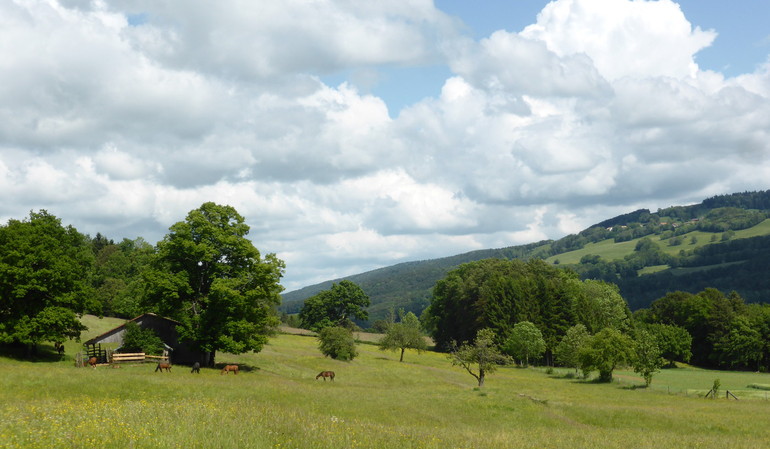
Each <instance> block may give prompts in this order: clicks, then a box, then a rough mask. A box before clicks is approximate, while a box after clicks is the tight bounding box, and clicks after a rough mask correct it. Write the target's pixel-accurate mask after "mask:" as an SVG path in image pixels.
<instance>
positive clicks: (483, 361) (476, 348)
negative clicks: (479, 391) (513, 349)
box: [449, 329, 510, 387]
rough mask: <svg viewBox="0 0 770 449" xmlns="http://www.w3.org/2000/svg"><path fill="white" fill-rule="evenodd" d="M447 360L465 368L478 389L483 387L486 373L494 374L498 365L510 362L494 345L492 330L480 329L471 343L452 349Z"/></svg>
mask: <svg viewBox="0 0 770 449" xmlns="http://www.w3.org/2000/svg"><path fill="white" fill-rule="evenodd" d="M449 360H451V362H452V365H454V366H462V367H463V368H465V370H466V371H467V372H468V374H470V375H471V376H473V377H474V378H476V380H477V381H478V385H479V387H483V386H484V380H485V378H486V375H487V374H488V373H492V372H494V371H495V370H496V369H497V367H498V366H499V365H502V364H506V363H509V362H510V359H509V358H508V357H507V356H505V355H504V354H502V353H501V352H500V350H499V349H498V347H497V345H496V344H495V332H494V331H493V330H492V329H481V330H479V331H478V333H477V334H476V338H475V340H474V341H473V342H472V343H467V342H466V343H463V344H462V345H461V346H460V347H459V348H456V347H455V348H453V349H452V351H451V352H450V354H449ZM474 369H475V370H476V371H474Z"/></svg>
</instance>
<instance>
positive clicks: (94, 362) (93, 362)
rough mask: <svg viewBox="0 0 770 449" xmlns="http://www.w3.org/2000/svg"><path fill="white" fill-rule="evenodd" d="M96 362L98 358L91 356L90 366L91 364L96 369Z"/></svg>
mask: <svg viewBox="0 0 770 449" xmlns="http://www.w3.org/2000/svg"><path fill="white" fill-rule="evenodd" d="M96 362H97V358H96V357H91V358H90V359H88V366H91V367H93V368H94V369H96ZM83 366H86V365H83Z"/></svg>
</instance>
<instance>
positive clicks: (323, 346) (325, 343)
mask: <svg viewBox="0 0 770 449" xmlns="http://www.w3.org/2000/svg"><path fill="white" fill-rule="evenodd" d="M318 339H319V342H318V349H320V350H321V352H322V353H323V355H325V356H327V357H331V358H333V359H335V360H346V361H347V360H353V359H354V358H355V357H356V356H357V355H358V352H356V341H355V339H354V338H353V333H352V332H351V331H350V330H349V329H346V328H344V327H339V326H332V327H325V328H323V329H321V331H320V332H319V333H318Z"/></svg>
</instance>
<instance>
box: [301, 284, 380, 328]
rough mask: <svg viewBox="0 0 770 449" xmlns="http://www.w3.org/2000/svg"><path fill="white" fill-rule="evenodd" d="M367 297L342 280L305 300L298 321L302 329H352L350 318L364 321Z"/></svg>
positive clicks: (356, 286)
mask: <svg viewBox="0 0 770 449" xmlns="http://www.w3.org/2000/svg"><path fill="white" fill-rule="evenodd" d="M369 303H370V301H369V296H367V295H366V293H364V291H363V290H362V289H361V287H359V286H358V285H356V284H355V283H353V282H351V281H348V280H343V281H340V283H339V284H336V283H335V284H332V287H331V288H330V289H329V290H324V291H322V292H320V293H318V294H316V295H314V296H311V297H310V298H308V299H306V300H305V304H304V305H303V306H302V310H300V312H299V319H300V322H301V323H302V327H303V328H305V329H311V330H314V331H320V330H321V329H323V328H325V327H330V326H342V327H352V325H353V322H352V318H355V319H359V320H366V319H368V318H369V314H368V313H367V311H366V308H367V307H369Z"/></svg>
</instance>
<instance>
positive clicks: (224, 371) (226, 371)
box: [219, 365, 238, 375]
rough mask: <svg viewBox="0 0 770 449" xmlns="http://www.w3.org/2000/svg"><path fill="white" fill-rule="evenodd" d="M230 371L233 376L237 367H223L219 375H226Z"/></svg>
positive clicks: (236, 372) (236, 371)
mask: <svg viewBox="0 0 770 449" xmlns="http://www.w3.org/2000/svg"><path fill="white" fill-rule="evenodd" d="M230 371H232V372H233V374H238V365H225V367H224V368H222V372H221V373H219V374H220V375H222V374H228V373H229V372H230Z"/></svg>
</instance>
